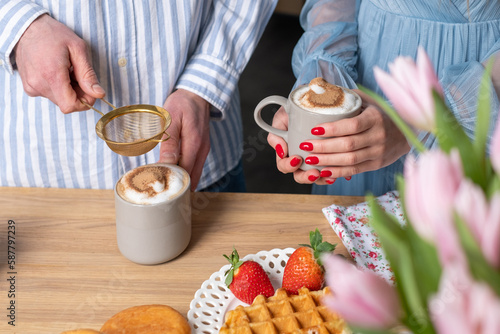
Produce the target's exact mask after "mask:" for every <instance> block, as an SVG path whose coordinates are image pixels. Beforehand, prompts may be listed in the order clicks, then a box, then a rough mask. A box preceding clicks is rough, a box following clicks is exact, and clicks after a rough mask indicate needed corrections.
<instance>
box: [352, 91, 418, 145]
mask: <svg viewBox="0 0 500 334" xmlns="http://www.w3.org/2000/svg"><path fill="white" fill-rule="evenodd" d="M359 89H360V90H361V91H362V92H364V93H366V94H367V95H369V96H370V97H371V98H372V99H374V100H375V102H376V103H377V104H378V106H379V107H380V108H382V110H384V111H385V113H386V114H387V115H388V116H389V117H390V118H391V120H392V121H393V122H394V124H396V126H397V127H398V128H399V130H400V131H401V132H402V133H403V134H404V135H405V137H406V139H407V140H408V142H409V143H410V145H412V146H413V147H414V148H415V149H416V150H417V151H418V153H422V152H425V151H426V150H427V149H426V148H425V146H424V144H422V142H421V141H420V140H419V139H418V137H417V135H416V134H415V132H414V131H413V129H412V128H411V127H410V126H409V125H408V124H407V123H406V122H405V121H404V120H403V119H402V118H401V116H399V114H398V113H397V112H396V110H394V108H392V107H391V106H390V105H389V104H388V103H387V102H386V101H385V100H384V99H383V98H382V97H380V96H379V95H378V94H377V93H375V92H373V91H371V90H369V89H368V88H366V87H363V86H359Z"/></svg>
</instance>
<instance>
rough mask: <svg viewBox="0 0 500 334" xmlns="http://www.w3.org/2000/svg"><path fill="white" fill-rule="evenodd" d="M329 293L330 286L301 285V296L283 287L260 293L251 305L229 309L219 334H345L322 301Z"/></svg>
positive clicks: (342, 322) (337, 320) (344, 327)
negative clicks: (269, 294)
mask: <svg viewBox="0 0 500 334" xmlns="http://www.w3.org/2000/svg"><path fill="white" fill-rule="evenodd" d="M327 293H330V291H329V289H328V287H326V288H324V289H323V290H320V291H309V290H308V289H307V288H302V289H300V290H299V294H298V295H290V296H289V295H288V294H287V292H286V291H285V289H283V288H280V289H278V290H276V293H275V294H274V296H272V297H269V298H267V299H266V297H264V296H263V295H260V296H257V297H256V298H255V300H254V302H253V303H252V305H250V306H247V307H243V306H241V305H240V306H237V307H236V308H235V309H234V310H231V311H229V312H227V314H226V321H225V323H224V325H223V326H222V328H221V329H220V331H219V334H278V333H280V334H286V333H293V334H341V333H344V334H346V333H348V332H349V331H348V330H347V326H346V325H345V323H344V321H343V320H342V319H341V318H340V317H339V316H338V315H336V314H334V313H332V312H330V311H329V310H328V309H327V308H326V307H325V306H323V305H321V303H320V299H321V297H323V296H324V295H325V294H327Z"/></svg>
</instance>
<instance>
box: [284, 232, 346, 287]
mask: <svg viewBox="0 0 500 334" xmlns="http://www.w3.org/2000/svg"><path fill="white" fill-rule="evenodd" d="M309 240H310V243H311V244H310V245H303V244H301V245H300V246H302V247H299V248H297V249H296V250H295V251H294V252H293V253H292V255H290V258H289V259H288V261H287V263H286V266H285V270H284V271H283V284H282V287H283V288H284V289H285V290H286V291H287V292H288V293H289V294H293V295H296V294H298V290H299V289H300V288H302V287H306V288H308V289H309V290H311V291H315V290H320V289H322V288H323V285H324V283H325V275H324V268H323V265H322V264H321V260H320V258H321V255H322V254H324V253H331V252H333V251H334V250H335V246H337V245H332V244H331V243H328V242H326V241H325V242H323V236H322V235H321V233H320V232H319V230H318V229H316V231H314V232H312V231H311V232H310V233H309Z"/></svg>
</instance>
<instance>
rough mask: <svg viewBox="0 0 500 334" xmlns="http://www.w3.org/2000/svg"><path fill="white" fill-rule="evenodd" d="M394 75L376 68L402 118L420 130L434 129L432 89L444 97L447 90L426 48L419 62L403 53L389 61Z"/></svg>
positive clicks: (379, 78)
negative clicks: (441, 83)
mask: <svg viewBox="0 0 500 334" xmlns="http://www.w3.org/2000/svg"><path fill="white" fill-rule="evenodd" d="M389 70H390V74H389V73H387V72H384V71H383V70H381V69H380V68H378V67H375V68H374V70H373V71H374V75H375V80H376V81H377V83H378V84H379V86H380V88H381V89H382V91H383V92H384V94H385V95H386V96H387V98H388V99H389V100H390V101H391V103H392V104H393V106H394V108H395V109H396V110H397V112H398V113H399V114H400V115H401V117H402V118H403V119H404V120H405V121H406V122H408V123H409V124H410V125H412V126H414V127H415V128H417V129H420V130H425V131H433V130H434V128H435V124H436V122H435V117H434V114H435V108H434V98H433V96H432V91H433V90H435V91H437V92H438V93H439V94H441V96H442V95H443V89H442V87H441V86H440V84H439V79H438V78H437V75H436V73H435V72H434V67H433V66H432V63H431V61H430V59H429V57H428V56H427V54H426V52H425V51H424V49H423V48H422V47H419V48H418V54H417V62H416V63H415V62H414V61H413V59H412V58H410V57H403V56H400V57H398V58H396V59H395V60H394V62H393V63H392V64H389Z"/></svg>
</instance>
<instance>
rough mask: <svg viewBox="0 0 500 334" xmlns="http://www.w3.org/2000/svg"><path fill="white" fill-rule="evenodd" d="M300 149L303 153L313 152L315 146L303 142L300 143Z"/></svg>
mask: <svg viewBox="0 0 500 334" xmlns="http://www.w3.org/2000/svg"><path fill="white" fill-rule="evenodd" d="M299 148H300V149H301V150H303V151H312V150H313V144H311V143H308V142H303V143H300V145H299Z"/></svg>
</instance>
